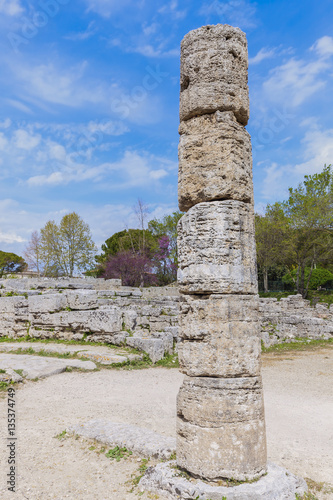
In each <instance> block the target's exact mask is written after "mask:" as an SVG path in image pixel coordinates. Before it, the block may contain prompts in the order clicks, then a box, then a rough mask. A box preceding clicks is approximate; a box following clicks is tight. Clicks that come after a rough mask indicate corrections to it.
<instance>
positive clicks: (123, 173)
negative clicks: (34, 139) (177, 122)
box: [27, 151, 177, 190]
mask: <svg viewBox="0 0 333 500" xmlns="http://www.w3.org/2000/svg"><path fill="white" fill-rule="evenodd" d="M176 167H177V166H176V164H175V163H174V162H172V161H170V160H168V159H165V158H158V157H156V156H154V155H148V154H146V153H139V152H136V151H126V152H125V153H124V156H123V157H122V158H121V159H120V160H119V161H116V162H114V163H102V164H100V165H97V166H90V165H84V164H79V163H75V162H73V161H72V157H71V156H70V155H69V156H67V157H66V160H65V162H64V163H63V165H62V166H61V169H60V167H59V166H58V169H57V170H56V171H54V172H51V173H50V174H42V175H34V176H31V177H29V179H28V180H27V184H28V185H29V186H57V185H66V184H69V183H71V182H76V183H77V182H84V181H87V180H91V181H92V182H94V183H101V182H103V184H102V185H101V186H100V187H101V188H102V189H108V190H123V189H125V190H127V189H130V188H133V187H147V186H149V185H154V184H156V182H158V181H159V180H160V179H162V178H164V177H166V176H168V175H169V172H171V171H173V170H175V169H176ZM106 179H108V181H107V183H106V182H105V180H106Z"/></svg>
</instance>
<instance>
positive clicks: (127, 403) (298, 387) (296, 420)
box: [0, 349, 333, 500]
mask: <svg viewBox="0 0 333 500" xmlns="http://www.w3.org/2000/svg"><path fill="white" fill-rule="evenodd" d="M182 378H183V376H182V375H181V374H180V373H179V372H178V371H177V370H174V369H172V370H168V369H162V368H156V369H148V370H142V371H117V370H112V371H111V370H102V371H100V372H95V373H77V372H76V373H75V372H73V373H63V374H60V375H56V376H54V377H50V378H48V379H45V380H42V381H38V382H28V383H26V384H24V386H23V387H22V388H21V389H19V390H18V391H17V396H16V400H17V422H18V450H17V458H18V466H19V476H18V489H17V492H16V493H15V494H13V493H9V492H7V491H6V483H5V481H6V473H7V468H8V465H7V463H6V460H7V450H6V441H5V438H6V435H7V434H6V432H7V431H6V400H4V399H1V400H0V422H1V438H2V439H1V441H0V443H1V445H0V464H1V474H0V498H1V499H4V500H6V499H7V498H10V499H13V498H15V500H16V499H17V500H21V499H29V500H42V499H43V500H48V499H57V500H61V499H65V498H66V499H71V500H81V499H82V500H95V499H98V500H109V499H111V500H134V499H137V498H138V495H137V491H136V492H132V493H130V489H131V484H126V482H127V481H129V480H130V479H131V474H135V475H136V474H137V470H138V466H139V465H140V462H139V461H138V458H137V457H131V458H130V459H128V460H126V461H124V460H122V461H120V462H118V463H117V462H115V461H113V462H111V461H110V460H109V459H107V458H106V457H105V456H103V455H100V454H98V453H96V451H90V450H89V446H90V444H87V442H84V441H81V440H75V439H73V438H67V439H64V440H62V441H59V440H58V439H55V438H54V436H55V435H57V434H59V433H61V432H62V431H63V430H64V429H65V428H66V427H67V426H70V425H72V424H75V423H83V422H85V421H87V420H90V419H94V418H103V419H105V418H107V419H110V420H112V421H114V422H125V423H130V424H135V425H139V426H142V427H146V428H149V429H153V430H155V431H156V432H159V433H161V434H166V435H174V434H175V409H176V395H177V392H178V389H179V386H180V384H181V382H182ZM263 379H264V391H265V405H266V423H267V441H268V455H269V460H271V461H273V462H275V463H277V464H279V465H282V466H284V467H286V468H288V469H289V470H290V471H291V472H293V473H296V474H299V475H302V476H303V477H309V478H311V479H313V480H315V481H317V482H318V481H324V482H329V483H333V436H332V434H333V425H332V415H333V384H332V381H333V350H330V349H321V350H318V351H312V352H311V351H309V352H302V353H296V354H295V353H292V354H290V353H288V354H284V355H282V356H281V355H278V356H277V355H264V358H263ZM140 498H142V499H144V500H147V499H149V498H156V497H154V496H149V495H147V494H145V495H143V496H142V497H140ZM318 498H325V499H329V498H330V499H332V498H333V494H332V493H329V494H327V495H323V493H319V494H318Z"/></svg>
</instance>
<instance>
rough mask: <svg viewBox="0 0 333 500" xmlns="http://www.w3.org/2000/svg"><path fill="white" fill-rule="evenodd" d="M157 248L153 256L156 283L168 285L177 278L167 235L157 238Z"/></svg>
mask: <svg viewBox="0 0 333 500" xmlns="http://www.w3.org/2000/svg"><path fill="white" fill-rule="evenodd" d="M158 246H159V248H158V250H157V252H156V253H155V256H154V267H155V272H156V276H157V279H158V284H159V285H160V286H164V285H168V284H169V283H172V282H173V281H176V279H177V266H176V265H175V263H174V262H173V260H172V259H171V248H170V238H169V236H162V237H161V238H159V240H158Z"/></svg>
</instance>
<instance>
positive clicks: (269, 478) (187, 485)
mask: <svg viewBox="0 0 333 500" xmlns="http://www.w3.org/2000/svg"><path fill="white" fill-rule="evenodd" d="M175 465H176V462H167V463H161V464H158V465H157V466H156V467H149V468H148V469H147V472H146V473H145V475H144V476H143V478H142V479H141V480H140V483H139V487H140V488H141V491H144V490H149V491H152V492H154V493H157V494H163V497H164V496H165V497H166V498H167V499H170V500H174V499H175V498H177V499H178V500H189V499H190V498H200V499H202V500H208V499H209V500H221V499H222V498H227V499H228V500H259V499H260V500H295V498H296V493H297V495H298V497H299V498H301V497H302V496H303V495H304V493H306V491H307V490H308V487H307V485H306V482H305V481H304V479H301V478H299V477H296V476H295V475H294V474H291V473H290V472H288V471H286V470H285V469H283V468H282V467H278V466H277V465H275V464H272V463H268V466H267V475H265V476H263V477H261V478H260V479H259V480H258V481H255V482H254V483H243V484H240V485H237V486H217V485H212V484H209V483H206V482H203V481H200V480H196V481H195V480H193V479H191V480H188V479H186V478H184V477H183V476H181V475H180V474H179V471H178V470H177V469H176V467H175Z"/></svg>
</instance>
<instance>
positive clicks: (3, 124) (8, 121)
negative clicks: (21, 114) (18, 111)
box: [0, 118, 12, 129]
mask: <svg viewBox="0 0 333 500" xmlns="http://www.w3.org/2000/svg"><path fill="white" fill-rule="evenodd" d="M11 124H12V121H11V119H10V118H6V119H5V120H4V121H3V122H0V128H4V129H6V128H9V127H10V126H11Z"/></svg>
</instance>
